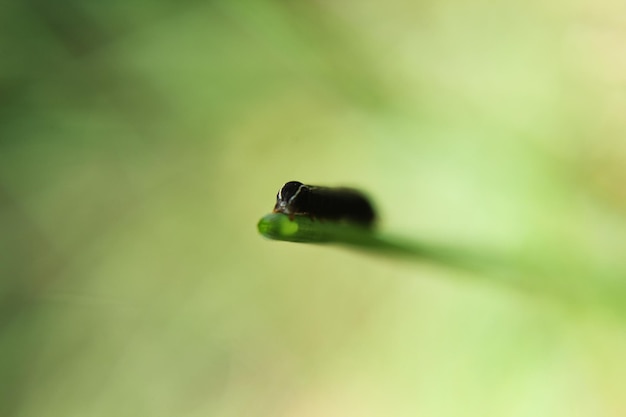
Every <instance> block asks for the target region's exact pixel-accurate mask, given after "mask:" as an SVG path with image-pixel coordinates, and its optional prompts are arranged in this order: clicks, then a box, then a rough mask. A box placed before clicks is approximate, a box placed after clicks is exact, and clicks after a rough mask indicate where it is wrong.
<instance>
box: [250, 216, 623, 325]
mask: <svg viewBox="0 0 626 417" xmlns="http://www.w3.org/2000/svg"><path fill="white" fill-rule="evenodd" d="M258 230H259V232H260V233H261V234H262V235H263V236H265V237H267V238H269V239H273V240H279V241H287V242H298V243H312V244H335V245H341V246H346V247H350V248H354V249H359V250H366V251H368V252H370V253H374V254H377V255H383V256H393V257H399V258H404V259H408V260H411V261H417V262H421V263H423V262H430V263H433V264H436V265H441V266H447V267H453V268H462V269H464V270H467V271H469V272H473V274H469V276H468V278H469V277H476V278H480V279H481V280H482V281H484V282H488V283H490V284H496V285H501V286H505V287H510V288H515V289H517V290H522V291H524V292H526V293H530V294H533V295H535V296H542V297H543V296H546V297H550V298H553V299H557V300H559V301H560V302H561V303H562V304H565V305H567V306H568V307H569V308H572V309H574V310H576V311H581V310H587V309H588V308H590V307H591V309H592V310H594V311H597V310H608V311H611V312H613V313H618V315H619V316H621V317H622V318H626V285H625V283H624V280H623V279H612V280H609V279H606V277H598V276H595V275H594V276H589V275H585V274H582V273H581V272H580V269H579V268H578V269H577V267H576V265H575V264H574V262H572V263H571V264H568V265H556V264H550V263H548V262H542V261H539V260H532V259H531V260H525V259H523V257H521V256H516V255H510V254H492V253H485V252H486V251H477V250H471V249H469V248H456V247H451V246H441V245H435V244H431V243H425V242H419V241H416V240H409V239H404V238H400V237H397V236H392V235H389V234H385V233H381V232H378V231H376V230H372V229H367V228H363V227H360V226H355V225H351V224H344V223H335V222H322V221H319V220H318V221H314V220H312V219H310V218H309V217H306V216H296V217H294V219H293V220H290V219H289V217H288V216H286V215H284V214H280V213H271V214H268V215H266V216H264V217H262V218H261V219H260V221H259V223H258Z"/></svg>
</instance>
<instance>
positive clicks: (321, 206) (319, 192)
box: [274, 181, 376, 227]
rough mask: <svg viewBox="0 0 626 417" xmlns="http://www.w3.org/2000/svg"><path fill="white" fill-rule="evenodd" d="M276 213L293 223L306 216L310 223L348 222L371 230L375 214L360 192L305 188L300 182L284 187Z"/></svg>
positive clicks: (279, 192)
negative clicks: (315, 220)
mask: <svg viewBox="0 0 626 417" xmlns="http://www.w3.org/2000/svg"><path fill="white" fill-rule="evenodd" d="M274 213H283V214H286V215H288V216H289V218H290V219H291V220H293V218H294V216H297V215H305V216H309V217H311V219H320V220H331V221H346V222H350V223H355V224H358V225H361V226H366V227H371V226H373V224H374V220H375V218H376V214H375V212H374V208H373V207H372V204H371V203H370V202H369V200H368V199H367V197H366V196H365V195H363V194H362V193H361V192H360V191H357V190H354V189H352V188H330V187H318V186H315V185H305V184H302V183H301V182H298V181H289V182H287V183H285V185H283V186H282V187H281V189H280V190H279V191H278V194H277V195H276V205H275V206H274Z"/></svg>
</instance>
